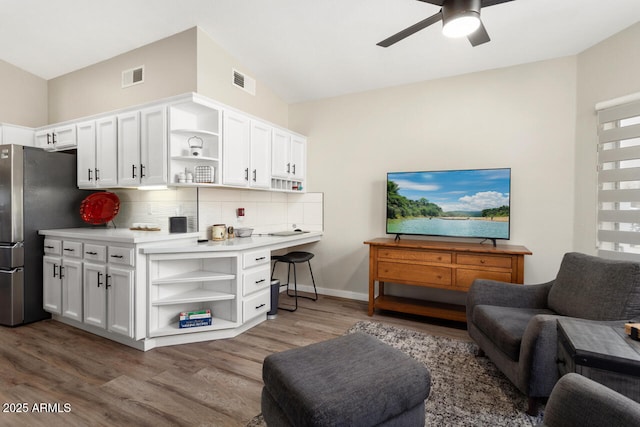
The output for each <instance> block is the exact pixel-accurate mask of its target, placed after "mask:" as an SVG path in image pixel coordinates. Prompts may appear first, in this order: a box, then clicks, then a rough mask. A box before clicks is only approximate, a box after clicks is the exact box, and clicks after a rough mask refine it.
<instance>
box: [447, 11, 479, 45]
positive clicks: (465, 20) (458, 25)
mask: <svg viewBox="0 0 640 427" xmlns="http://www.w3.org/2000/svg"><path fill="white" fill-rule="evenodd" d="M479 27H480V14H479V13H478V12H476V11H474V10H466V11H462V12H459V13H457V14H455V15H453V16H449V17H446V18H443V20H442V34H444V35H445V36H447V37H451V38H458V37H465V36H468V35H469V34H471V33H473V32H474V31H476V30H477V29H478V28H479Z"/></svg>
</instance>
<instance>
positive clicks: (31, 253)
mask: <svg viewBox="0 0 640 427" xmlns="http://www.w3.org/2000/svg"><path fill="white" fill-rule="evenodd" d="M88 194H90V193H89V192H86V191H82V190H78V188H77V185H76V154H75V152H47V151H43V150H41V149H39V148H33V147H24V146H21V145H0V325H6V326H16V325H20V324H23V323H30V322H35V321H37V320H42V319H45V318H48V317H50V316H49V314H48V313H47V312H46V311H44V310H43V308H42V255H43V252H44V249H43V244H44V238H43V236H40V235H38V230H41V229H50V228H66V227H77V226H83V225H86V224H85V223H84V222H83V221H82V220H81V219H80V213H79V209H80V204H81V203H82V200H83V198H84V197H86V196H87V195H88Z"/></svg>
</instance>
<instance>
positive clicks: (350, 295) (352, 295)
mask: <svg viewBox="0 0 640 427" xmlns="http://www.w3.org/2000/svg"><path fill="white" fill-rule="evenodd" d="M285 290H286V287H282V288H280V292H284V291H285ZM298 290H299V291H301V292H308V293H313V285H303V284H300V283H298ZM317 290H318V294H320V295H328V296H331V297H338V298H345V299H352V300H356V301H369V294H368V293H366V294H364V293H360V292H351V291H340V290H337V289H327V288H317Z"/></svg>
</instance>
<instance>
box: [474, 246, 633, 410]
mask: <svg viewBox="0 0 640 427" xmlns="http://www.w3.org/2000/svg"><path fill="white" fill-rule="evenodd" d="M559 316H570V317H576V318H582V319H589V320H598V321H610V320H629V319H632V318H634V317H638V316H640V263H635V262H628V261H612V260H606V259H603V258H599V257H594V256H590V255H585V254H580V253H567V254H565V256H564V258H563V260H562V263H561V265H560V270H559V271H558V275H557V276H556V278H555V279H554V280H552V281H551V282H548V283H544V284H540V285H525V286H523V285H516V284H510V283H503V282H497V281H493V280H484V279H477V280H475V281H474V283H473V284H472V286H471V288H470V289H469V293H468V295H467V328H468V331H469V335H470V336H471V338H473V340H474V341H475V342H476V343H477V344H478V347H479V348H480V353H481V354H486V355H487V356H488V357H489V359H491V361H492V362H493V363H495V364H496V366H497V367H498V369H500V370H501V371H502V373H504V374H505V375H506V376H507V378H509V380H510V381H511V382H512V383H513V384H514V385H515V386H516V387H517V388H518V389H519V390H520V391H521V392H522V393H524V394H525V395H526V396H528V397H529V404H528V408H527V412H528V413H529V414H535V413H536V411H537V408H536V406H537V400H538V398H546V397H548V396H549V395H550V394H551V390H552V389H553V386H554V385H555V384H556V382H557V381H558V367H557V365H556V353H557V341H558V340H557V322H556V319H557V318H558V317H559Z"/></svg>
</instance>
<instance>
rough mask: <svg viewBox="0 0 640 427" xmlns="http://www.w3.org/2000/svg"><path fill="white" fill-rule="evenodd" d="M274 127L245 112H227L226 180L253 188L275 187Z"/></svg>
mask: <svg viewBox="0 0 640 427" xmlns="http://www.w3.org/2000/svg"><path fill="white" fill-rule="evenodd" d="M271 136H272V127H271V126H270V125H268V124H266V123H264V122H261V121H258V120H253V119H251V118H249V117H248V116H245V115H244V114H241V113H238V112H235V111H230V110H225V111H224V112H223V153H222V165H223V170H222V172H223V173H222V183H223V184H226V185H235V186H242V187H251V188H270V186H271V156H270V154H271Z"/></svg>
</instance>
